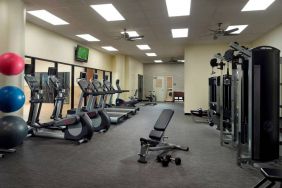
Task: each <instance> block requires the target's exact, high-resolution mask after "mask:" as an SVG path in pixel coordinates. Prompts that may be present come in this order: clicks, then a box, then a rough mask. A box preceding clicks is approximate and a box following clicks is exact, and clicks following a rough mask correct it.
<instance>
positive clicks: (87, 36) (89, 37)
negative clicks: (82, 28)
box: [76, 34, 100, 42]
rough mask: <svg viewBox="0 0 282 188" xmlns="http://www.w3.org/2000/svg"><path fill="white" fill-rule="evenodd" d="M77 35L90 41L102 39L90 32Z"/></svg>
mask: <svg viewBox="0 0 282 188" xmlns="http://www.w3.org/2000/svg"><path fill="white" fill-rule="evenodd" d="M76 36H77V37H80V38H82V39H84V40H87V41H89V42H93V41H100V40H99V39H97V38H95V37H93V36H92V35H89V34H80V35H76Z"/></svg>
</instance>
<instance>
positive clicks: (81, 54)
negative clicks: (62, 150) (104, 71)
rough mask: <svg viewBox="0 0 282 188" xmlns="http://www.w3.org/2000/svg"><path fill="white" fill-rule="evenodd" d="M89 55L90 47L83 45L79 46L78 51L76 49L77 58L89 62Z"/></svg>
mask: <svg viewBox="0 0 282 188" xmlns="http://www.w3.org/2000/svg"><path fill="white" fill-rule="evenodd" d="M88 55H89V49H88V48H85V47H82V46H77V48H76V51H75V60H77V61H82V62H87V61H88Z"/></svg>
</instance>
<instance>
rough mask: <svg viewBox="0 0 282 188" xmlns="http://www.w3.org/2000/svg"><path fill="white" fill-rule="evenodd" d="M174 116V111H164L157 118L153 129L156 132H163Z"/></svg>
mask: <svg viewBox="0 0 282 188" xmlns="http://www.w3.org/2000/svg"><path fill="white" fill-rule="evenodd" d="M173 114H174V111H173V110H171V109H164V110H163V111H162V113H161V115H160V116H159V118H158V120H157V122H156V124H155V126H154V129H155V130H157V131H165V129H166V128H167V126H168V124H169V122H170V120H171V118H172V116H173Z"/></svg>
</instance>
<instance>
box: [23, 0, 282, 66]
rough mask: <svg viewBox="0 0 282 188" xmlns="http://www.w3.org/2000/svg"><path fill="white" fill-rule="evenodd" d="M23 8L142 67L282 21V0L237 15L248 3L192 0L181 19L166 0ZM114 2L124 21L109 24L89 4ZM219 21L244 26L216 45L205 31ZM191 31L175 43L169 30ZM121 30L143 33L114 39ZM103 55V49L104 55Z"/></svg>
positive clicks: (250, 35)
mask: <svg viewBox="0 0 282 188" xmlns="http://www.w3.org/2000/svg"><path fill="white" fill-rule="evenodd" d="M24 2H25V3H26V6H27V10H37V9H46V10H48V11H50V12H51V13H53V14H55V15H56V16H58V17H60V18H62V19H64V20H66V21H67V22H69V23H70V24H69V25H62V26H53V25H51V24H48V23H45V22H44V21H41V20H39V19H37V18H35V17H33V16H31V15H29V14H27V20H28V21H30V22H32V23H34V24H37V25H40V26H42V27H44V28H46V29H49V30H52V31H54V32H56V33H59V34H61V35H63V36H66V37H68V38H71V39H73V40H76V41H78V42H80V43H83V44H86V45H88V46H91V47H93V48H94V49H97V50H99V51H104V50H103V49H101V46H105V45H112V46H114V47H115V48H117V49H118V50H119V52H118V53H121V54H125V55H129V56H132V57H134V58H135V59H137V60H139V61H141V62H143V63H152V62H153V60H154V59H162V60H164V61H168V60H169V59H170V58H171V57H176V58H180V59H183V56H184V48H185V46H187V45H188V44H207V43H209V44H210V43H220V42H231V41H238V42H251V41H253V40H255V39H257V38H258V37H260V36H261V35H263V34H264V33H266V32H268V31H270V30H271V29H273V28H274V27H276V26H278V25H279V24H281V23H282V2H281V0H276V1H275V2H274V3H273V4H272V5H271V6H270V7H269V8H268V9H267V10H266V11H259V12H241V11H240V10H241V9H242V8H243V6H244V5H245V4H246V2H247V0H192V4H191V14H190V16H185V17H173V18H170V17H168V14H167V9H166V4H165V0H24ZM101 3H112V4H113V5H114V6H115V7H116V8H117V9H118V10H119V12H120V13H121V14H122V15H123V16H124V17H125V19H126V20H125V21H116V22H107V21H105V20H104V19H103V18H102V17H101V16H100V15H98V14H97V13H96V12H95V11H94V10H93V9H91V7H90V6H89V5H92V4H101ZM218 22H222V23H223V25H224V27H227V26H228V25H241V24H248V25H249V27H247V28H246V30H244V31H243V32H242V34H241V35H239V36H232V37H221V38H219V39H218V40H216V41H214V40H213V39H212V36H208V34H209V33H210V32H209V30H208V29H212V28H213V29H215V28H216V27H217V26H216V24H217V23H218ZM183 27H188V28H189V37H188V38H178V39H173V38H172V37H171V29H172V28H183ZM123 28H127V29H128V30H130V29H131V30H136V31H137V32H138V33H139V34H140V35H145V38H144V39H143V40H139V41H135V42H129V41H124V40H117V39H116V36H119V35H120V32H121V31H122V30H123ZM82 33H89V34H92V35H93V36H95V37H97V38H98V39H100V40H101V41H100V42H91V43H88V42H85V41H83V40H82V39H80V38H77V37H76V36H75V35H77V34H82ZM136 44H149V45H150V47H151V48H152V50H150V52H155V53H157V55H158V57H147V56H146V55H145V52H147V51H141V50H139V49H138V48H137V47H136ZM104 52H106V51H104Z"/></svg>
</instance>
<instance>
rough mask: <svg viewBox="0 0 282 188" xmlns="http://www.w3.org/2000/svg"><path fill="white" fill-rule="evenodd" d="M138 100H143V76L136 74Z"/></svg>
mask: <svg viewBox="0 0 282 188" xmlns="http://www.w3.org/2000/svg"><path fill="white" fill-rule="evenodd" d="M137 96H138V100H142V99H143V75H140V74H138V95H137Z"/></svg>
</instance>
